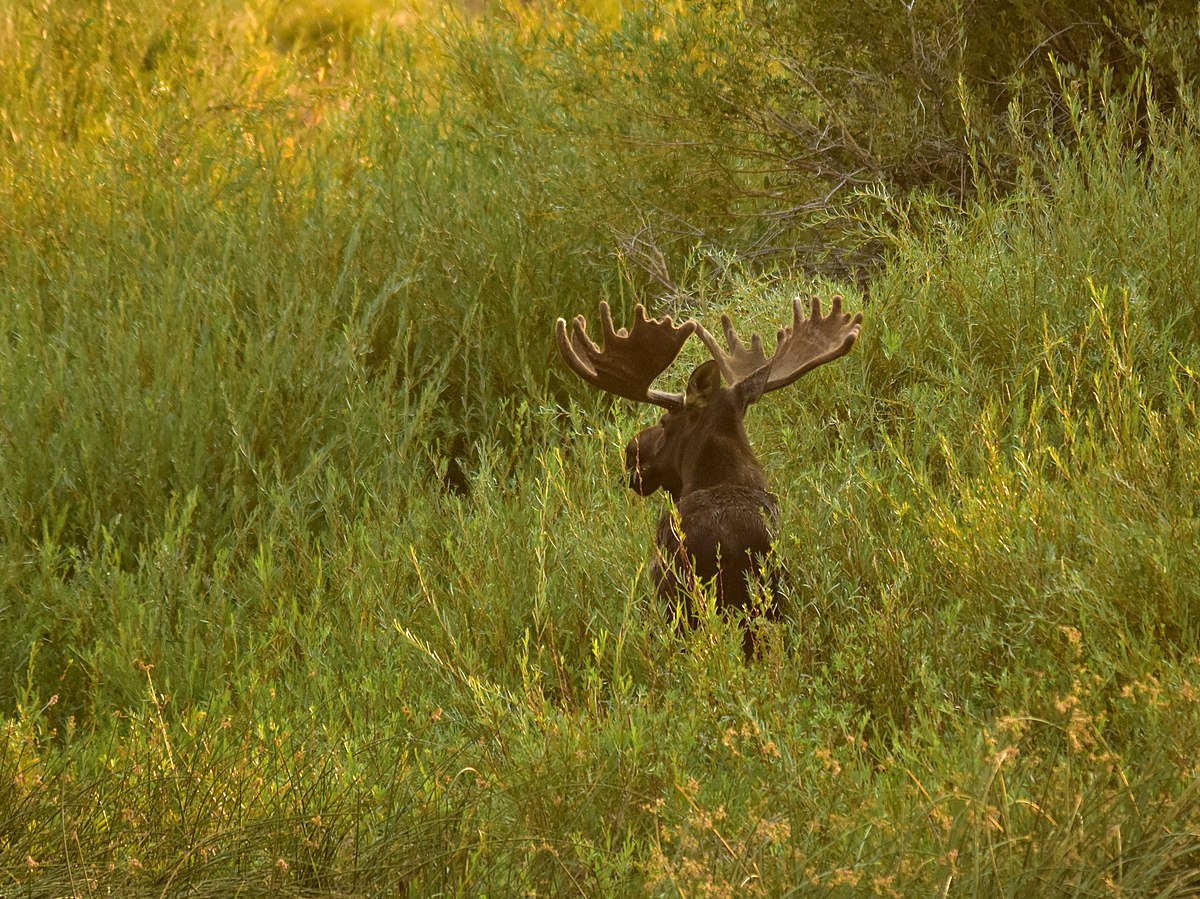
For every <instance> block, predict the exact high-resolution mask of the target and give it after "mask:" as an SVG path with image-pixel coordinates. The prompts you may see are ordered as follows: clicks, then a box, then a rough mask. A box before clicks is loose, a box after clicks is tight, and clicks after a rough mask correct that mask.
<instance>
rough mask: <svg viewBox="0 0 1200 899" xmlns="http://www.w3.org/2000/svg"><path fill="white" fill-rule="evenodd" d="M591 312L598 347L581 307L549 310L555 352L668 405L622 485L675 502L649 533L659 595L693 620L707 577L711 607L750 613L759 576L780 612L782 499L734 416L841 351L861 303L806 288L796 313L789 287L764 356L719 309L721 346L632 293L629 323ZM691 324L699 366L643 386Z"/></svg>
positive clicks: (749, 635)
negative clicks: (788, 312)
mask: <svg viewBox="0 0 1200 899" xmlns="http://www.w3.org/2000/svg"><path fill="white" fill-rule="evenodd" d="M600 323H601V327H602V329H603V332H604V333H603V348H601V347H598V346H597V345H596V344H595V343H594V342H593V341H592V339H591V338H590V337H589V336H588V334H587V320H586V319H585V318H584V317H583V316H582V315H577V316H576V317H575V319H574V321H573V322H572V323H571V326H570V328H568V326H567V322H566V321H565V320H564V319H562V318H560V319H558V321H557V322H556V323H555V336H556V338H557V341H558V348H559V351H560V352H561V353H562V357H563V359H564V360H565V361H566V363H567V365H568V366H569V367H570V368H571V370H572V371H574V372H575V373H576V374H577V375H579V377H581V378H582V379H583V380H585V381H587V382H588V383H589V384H591V385H593V386H594V387H598V388H599V389H600V390H603V391H605V392H607V393H611V394H614V395H615V396H620V397H624V398H626V399H630V400H634V401H635V402H640V403H650V404H652V405H655V406H660V407H661V408H663V409H665V410H666V413H665V414H664V415H663V416H662V418H661V419H660V420H659V422H658V423H657V424H656V425H653V426H652V427H649V428H646V429H645V430H643V431H641V432H639V433H638V434H637V435H636V436H635V437H634V438H633V439H632V440H631V441H630V442H629V444H628V446H627V447H626V448H625V467H626V471H627V475H628V479H629V486H630V488H631V489H633V490H634V491H635V492H637V493H638V494H640V495H642V496H650V495H651V494H652V493H654V492H655V491H656V490H663V491H664V492H666V493H667V495H668V496H670V498H671V500H672V501H673V504H674V510H672V509H670V508H668V509H667V510H666V511H665V512H664V513H663V515H662V517H661V518H660V519H659V522H658V529H657V536H656V540H655V559H654V566H653V576H654V580H655V590H656V593H657V595H658V598H659V601H660V602H663V603H665V604H666V605H667V608H668V613H669V615H670V616H671V618H672V619H673V620H674V621H676V622H678V620H679V614H680V612H682V614H683V615H684V617H685V620H686V622H687V624H688V625H693V626H694V625H695V624H696V622H697V618H698V610H697V609H696V607H695V605H694V602H693V601H692V600H693V599H694V597H695V596H696V595H697V594H696V591H697V587H698V586H701V585H707V584H711V585H713V587H712V589H713V592H714V598H715V602H716V608H717V609H718V610H719V611H721V612H723V613H729V612H740V613H742V614H749V613H751V612H752V611H753V609H754V600H755V595H756V592H755V586H756V585H758V587H759V588H760V590H761V591H762V592H761V594H760V595H762V596H763V598H764V599H765V603H764V606H763V609H762V611H763V612H764V613H765V614H766V616H767V617H769V618H773V617H777V616H778V598H777V594H778V586H779V585H778V572H777V571H775V570H774V566H773V565H769V564H768V558H769V554H770V550H771V544H772V542H773V539H774V533H775V530H776V528H777V527H778V521H779V507H778V505H777V503H776V499H775V496H774V495H773V494H772V493H771V492H770V490H769V489H768V485H767V479H766V475H765V474H764V473H763V470H762V467H761V466H760V465H759V464H758V460H757V459H756V458H755V456H754V452H753V450H751V448H750V441H749V440H748V439H747V437H746V429H745V426H744V424H743V419H744V417H745V415H746V410H747V409H748V408H749V407H750V406H751V405H752V404H753V403H755V402H757V401H758V400H759V399H760V398H761V397H762V396H763V395H764V394H766V393H769V392H771V391H772V390H779V389H780V388H783V387H787V386H788V385H789V384H791V383H793V382H794V381H795V380H796V379H797V378H799V377H800V376H801V375H803V374H805V373H806V372H809V371H812V370H813V369H814V368H816V367H817V366H819V365H824V364H825V363H826V362H832V361H833V360H835V359H838V358H840V357H842V356H844V355H846V353H848V352H850V349H851V347H853V346H854V342H855V341H856V340H857V339H858V336H859V333H860V331H861V329H862V313H861V312H860V313H858V314H857V315H854V316H851V315H850V314H849V313H846V312H843V311H842V297H841V296H834V297H833V298H832V303H831V309H830V312H829V314H828V315H822V313H821V302H820V300H819V299H818V298H814V299H813V301H812V312H811V315H810V316H808V317H805V315H804V311H803V308H802V304H801V301H800V300H799V299H798V298H797V299H796V300H795V301H794V302H793V303H792V324H791V325H790V326H788V327H785V328H780V329H779V331H778V333H777V339H776V345H775V352H774V353H773V354H772V355H771V356H770V358H768V357H767V355H766V353H765V352H764V350H763V341H762V338H761V337H760V336H759V334H758V333H755V334H753V336H752V337H751V339H750V344H749V346H747V345H746V344H744V343H743V342H742V341H741V339H740V338H739V337H738V335H737V331H736V330H735V329H734V326H733V321H732V320H731V319H730V317H729V316H728V315H724V316H722V317H721V324H722V327H723V330H724V332H725V342H726V345H727V347H728V350H725V349H722V348H721V346H720V344H719V343H718V342H717V340H716V338H715V337H713V335H712V334H710V333H709V332H708V331H707V330H705V328H704V327H703V326H702V325H701V324H700V323H699V322H697V321H696V320H695V319H689V320H688V321H686V322H683V323H682V324H676V323H675V322H674V320H673V319H672V317H671V316H669V315H668V316H665V317H663V318H659V319H651V318H648V317H647V315H646V309H645V307H644V306H642V305H641V304H639V305H638V306H637V308H636V309H635V310H634V320H633V326H632V327H631V328H630V329H629V330H628V331H626V329H625V328H621V329H620V330H619V331H618V330H615V329H614V328H613V322H612V313H611V311H610V309H609V306H608V303H606V302H601V303H600ZM692 334H697V335H698V336H699V337H700V339H701V340H702V341H703V342H704V345H705V346H706V347H707V348H708V351H709V353H710V355H711V356H712V358H711V359H709V360H707V361H705V362H703V363H701V364H700V365H698V366H697V367H696V369H695V370H694V371H693V372H692V374H691V377H690V378H689V379H688V383H687V388H686V391H685V392H684V393H683V394H677V393H666V392H663V391H661V390H657V389H655V388H653V387H651V384H652V383H653V382H654V380H655V378H657V377H658V376H659V375H660V374H662V373H663V372H664V371H665V370H666V369H667V367H668V366H670V365H671V363H672V362H674V361H675V358H676V357H677V356H678V355H679V352H680V350H681V349H682V348H683V345H684V343H686V342H687V339H688V338H689V337H691V336H692ZM722 380H724V382H725V384H726V385H727V386H723V385H722ZM768 569H770V570H768ZM743 648H744V649H745V651H746V654H747V656H748V657H749V656H751V655H752V654H753V653H754V636H753V632H752V631H751V630H750V629H747V630H746V631H745V632H744V641H743Z"/></svg>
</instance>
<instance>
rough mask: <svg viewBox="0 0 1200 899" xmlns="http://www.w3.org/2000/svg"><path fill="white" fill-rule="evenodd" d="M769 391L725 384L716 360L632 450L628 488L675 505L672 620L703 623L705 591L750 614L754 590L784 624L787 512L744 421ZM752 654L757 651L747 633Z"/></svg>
mask: <svg viewBox="0 0 1200 899" xmlns="http://www.w3.org/2000/svg"><path fill="white" fill-rule="evenodd" d="M760 389H761V387H756V385H755V384H754V383H753V382H751V383H749V385H748V386H746V385H745V384H739V385H737V386H735V387H732V388H730V387H723V386H721V377H720V372H719V371H718V370H717V367H716V363H714V362H706V363H704V364H703V365H701V366H700V367H699V368H697V369H696V371H695V372H693V374H692V377H691V379H690V381H689V382H688V392H687V396H686V400H685V403H684V405H683V407H682V408H681V409H677V410H674V411H671V412H668V413H667V414H666V415H664V416H663V417H662V419H661V420H660V421H659V423H658V424H657V425H655V426H654V427H652V428H647V429H645V430H644V431H642V432H640V433H639V434H638V435H637V436H636V437H634V438H633V440H631V441H630V442H629V445H628V446H627V447H626V449H625V461H626V467H627V469H628V475H629V486H630V487H631V488H632V489H633V490H634V491H636V492H637V493H639V494H641V495H642V496H649V495H650V494H651V493H653V492H654V491H655V490H658V489H662V490H663V491H665V492H666V493H668V494H669V495H670V496H671V499H672V500H674V508H673V509H668V510H667V511H665V512H664V513H663V515H662V517H661V518H660V519H659V522H658V532H657V535H656V540H655V562H654V580H655V588H656V591H657V594H658V598H659V600H660V601H661V602H662V603H664V604H665V605H666V607H667V609H668V611H669V614H670V615H671V616H672V618H673V620H677V619H678V613H679V612H682V615H683V619H682V620H683V621H684V622H686V623H687V624H689V625H694V624H695V623H696V618H697V610H696V608H695V606H694V598H695V596H696V591H697V589H698V588H700V587H708V586H710V585H711V587H712V589H713V590H714V591H715V601H716V607H717V609H718V610H719V611H721V612H742V613H745V612H750V611H752V607H753V600H754V596H755V592H756V591H755V587H756V586H758V587H759V588H760V590H761V591H762V592H763V593H764V595H765V598H766V605H765V607H764V608H763V609H762V611H763V612H765V613H766V615H767V616H768V617H776V616H777V614H778V603H777V601H776V592H777V589H778V576H777V573H775V572H774V571H772V572H771V573H769V574H768V573H767V566H768V557H769V555H770V552H771V543H772V541H773V539H774V532H775V528H776V527H777V525H778V520H779V508H778V506H777V504H776V502H775V497H774V496H773V495H772V494H771V493H770V492H769V491H768V489H767V481H766V477H765V476H764V475H763V472H762V469H761V468H760V467H759V465H758V462H757V461H756V460H755V458H754V453H753V451H752V450H751V449H750V441H749V440H748V439H747V437H746V430H745V427H744V426H743V424H742V419H743V417H744V415H745V412H746V408H747V406H749V405H750V403H752V402H754V400H756V399H757V398H758V395H757V393H756V392H755V391H756V390H760ZM745 648H746V651H747V653H751V652H752V651H753V638H752V636H751V632H750V631H749V630H747V632H746V645H745Z"/></svg>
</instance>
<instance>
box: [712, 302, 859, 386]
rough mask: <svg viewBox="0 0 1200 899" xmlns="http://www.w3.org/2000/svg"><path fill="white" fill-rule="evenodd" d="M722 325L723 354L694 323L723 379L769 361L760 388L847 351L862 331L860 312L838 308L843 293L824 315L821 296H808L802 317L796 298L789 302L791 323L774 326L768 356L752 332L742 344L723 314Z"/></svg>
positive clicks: (736, 379) (735, 379)
mask: <svg viewBox="0 0 1200 899" xmlns="http://www.w3.org/2000/svg"><path fill="white" fill-rule="evenodd" d="M721 327H722V328H723V329H724V331H725V342H726V343H727V344H728V345H729V352H728V353H727V352H725V351H724V350H723V349H721V346H720V344H718V343H717V339H716V338H715V337H713V336H712V334H710V333H709V332H708V331H707V330H705V329H704V328H703V327H702V326H701V325H699V324H697V325H696V329H697V333H698V334H699V335H700V339H701V340H703V341H704V345H705V346H707V347H708V350H709V352H710V353H712V357H713V359H715V360H716V362H717V366H718V367H719V368H720V369H721V374H722V375H724V376H725V380H726V381H727V382H728V383H729V384H730V385H733V384H737V383H738V382H740V381H744V380H745V379H746V378H748V377H750V375H752V374H754V373H755V372H756V371H758V370H759V369H761V368H762V367H763V366H765V365H769V366H771V372H770V375H769V376H768V379H767V386H766V387H765V388H764V389H763V393H768V392H769V391H772V390H778V389H779V388H780V387H786V386H787V385H789V384H791V383H792V382H793V381H795V380H796V379H797V378H799V377H800V376H801V375H803V374H804V373H805V372H809V371H812V370H813V369H814V368H816V367H817V366H818V365H824V364H825V363H826V362H832V361H833V360H834V359H837V358H839V357H841V356H844V355H846V353H848V352H850V348H851V347H852V346H854V341H856V340H857V339H858V335H859V332H860V331H861V330H862V313H861V312H860V313H858V314H857V315H854V316H851V315H850V313H848V312H842V297H841V295H835V296H834V297H833V304H832V307H831V308H830V310H829V315H826V316H822V315H821V301H820V299H818V298H817V297H813V301H812V316H811V317H809V318H805V317H804V310H803V307H802V304H801V302H800V299H799V298H798V297H797V298H796V299H795V300H793V301H792V324H791V325H790V326H789V327H786V328H780V329H779V331H778V334H777V340H776V344H775V352H774V354H773V355H772V356H771V358H769V359H768V358H767V354H766V353H765V352H763V344H762V337H761V336H760V335H759V334H758V333H757V332H755V333H754V334H752V335H751V336H750V346H748V347H747V346H746V345H745V344H743V343H742V341H741V339H740V338H739V337H738V335H737V331H735V330H734V327H733V321H732V320H731V319H730V318H729V316H728V315H722V316H721Z"/></svg>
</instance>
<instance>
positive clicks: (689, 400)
mask: <svg viewBox="0 0 1200 899" xmlns="http://www.w3.org/2000/svg"><path fill="white" fill-rule="evenodd" d="M720 389H721V369H720V368H718V367H717V363H716V362H715V361H714V360H712V359H709V360H708V361H707V362H704V363H701V364H700V365H698V366H696V370H695V371H694V372H692V376H691V377H690V378H688V385H687V396H686V397H685V399H684V405H686V406H703V405H704V404H705V403H707V402H708V400H709V398H710V397H711V396H712V395H713V394H714V393H716V392H717V391H718V390H720Z"/></svg>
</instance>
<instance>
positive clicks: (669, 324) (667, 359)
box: [554, 302, 699, 409]
mask: <svg viewBox="0 0 1200 899" xmlns="http://www.w3.org/2000/svg"><path fill="white" fill-rule="evenodd" d="M600 323H601V325H602V327H603V329H604V349H603V350H601V349H600V348H599V347H598V346H596V344H594V343H593V342H592V339H591V338H590V337H588V335H587V319H585V318H584V317H583V316H582V315H577V316H575V319H574V321H572V322H571V332H570V335H569V336H568V334H567V322H566V320H565V319H561V318H560V319H559V320H558V321H557V322H555V325H554V330H555V334H556V335H557V337H558V349H559V351H560V352H561V353H562V356H563V359H565V360H566V363H567V365H569V366H571V369H572V370H573V371H574V372H575V374H577V375H579V377H581V378H583V379H584V380H585V381H587V382H588V383H589V384H593V385H595V386H596V387H599V388H600V389H601V390H604V391H607V392H608V393H613V394H616V395H617V396H623V397H625V398H626V399H631V400H636V401H637V402H640V403H653V404H654V405H656V406H662V407H663V408H664V409H678V408H679V407H680V406H682V405H683V396H682V395H681V394H678V393H664V392H663V391H661V390H651V389H650V385H651V384H652V383H653V382H654V379H655V378H657V377H658V376H659V375H660V374H662V373H663V371H665V370H666V368H667V366H668V365H670V364H671V363H672V362H674V361H675V357H676V356H678V355H679V351H680V349H682V348H683V344H684V342H685V341H686V340H687V339H688V338H689V337H691V336H692V334H693V333H694V332H695V330H696V329H697V328H698V327H699V325H698V324H697V323H696V322H694V321H686V322H684V323H683V324H682V325H676V324H675V322H674V320H672V318H671V316H669V315H668V316H665V317H664V318H661V319H659V318H653V319H652V318H647V317H646V307H645V306H643V305H642V304H641V303H638V305H637V308H636V309H634V310H633V327H632V328H630V329H629V331H628V332H626V330H625V329H624V328H622V329H621V330H620V331H617V330H614V328H613V323H612V313H611V312H610V311H609V308H608V303H606V302H601V303H600Z"/></svg>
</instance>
